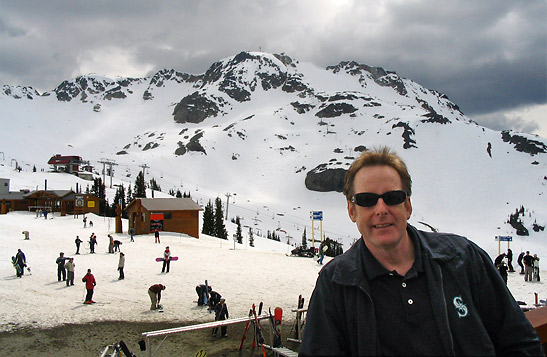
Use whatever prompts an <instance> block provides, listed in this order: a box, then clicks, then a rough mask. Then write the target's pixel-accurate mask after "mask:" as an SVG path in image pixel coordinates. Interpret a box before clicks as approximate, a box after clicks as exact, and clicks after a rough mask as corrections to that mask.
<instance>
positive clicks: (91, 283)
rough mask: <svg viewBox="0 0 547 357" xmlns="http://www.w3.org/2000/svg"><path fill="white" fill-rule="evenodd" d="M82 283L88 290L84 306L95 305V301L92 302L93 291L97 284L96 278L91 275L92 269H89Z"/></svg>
mask: <svg viewBox="0 0 547 357" xmlns="http://www.w3.org/2000/svg"><path fill="white" fill-rule="evenodd" d="M82 282H84V283H85V288H86V290H87V294H86V296H85V301H84V304H94V303H95V301H93V300H92V299H93V289H95V286H96V285H97V282H96V281H95V277H94V276H93V274H91V269H87V274H86V275H84V277H83V278H82Z"/></svg>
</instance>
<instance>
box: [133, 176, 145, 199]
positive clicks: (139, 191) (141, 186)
mask: <svg viewBox="0 0 547 357" xmlns="http://www.w3.org/2000/svg"><path fill="white" fill-rule="evenodd" d="M134 196H135V197H134V198H146V184H145V183H144V174H143V173H142V171H141V172H139V174H138V175H137V178H136V179H135V193H134Z"/></svg>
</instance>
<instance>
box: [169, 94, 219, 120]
mask: <svg viewBox="0 0 547 357" xmlns="http://www.w3.org/2000/svg"><path fill="white" fill-rule="evenodd" d="M218 112H219V107H218V105H217V103H216V102H215V101H214V100H211V99H209V98H208V97H207V96H206V95H204V94H200V93H199V92H194V93H192V94H190V95H187V96H186V97H184V98H182V100H181V101H180V102H179V103H178V104H177V105H176V107H175V109H174V111H173V116H174V119H175V121H176V122H177V123H181V124H183V123H196V124H197V123H201V122H202V121H204V120H205V119H207V118H209V117H214V116H216V115H217V114H218Z"/></svg>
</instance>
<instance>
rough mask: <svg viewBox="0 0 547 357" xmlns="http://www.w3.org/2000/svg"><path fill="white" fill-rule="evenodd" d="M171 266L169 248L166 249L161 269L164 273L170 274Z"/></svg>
mask: <svg viewBox="0 0 547 357" xmlns="http://www.w3.org/2000/svg"><path fill="white" fill-rule="evenodd" d="M170 265H171V251H170V250H169V247H165V251H164V252H163V267H162V268H161V272H162V273H169V266H170Z"/></svg>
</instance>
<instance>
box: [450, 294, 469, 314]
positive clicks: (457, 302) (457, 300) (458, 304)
mask: <svg viewBox="0 0 547 357" xmlns="http://www.w3.org/2000/svg"><path fill="white" fill-rule="evenodd" d="M452 303H453V304H454V307H455V308H456V310H457V313H458V317H459V318H462V317H466V316H467V312H468V311H467V306H466V305H465V304H464V303H463V299H462V297H461V296H456V297H454V300H452Z"/></svg>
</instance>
